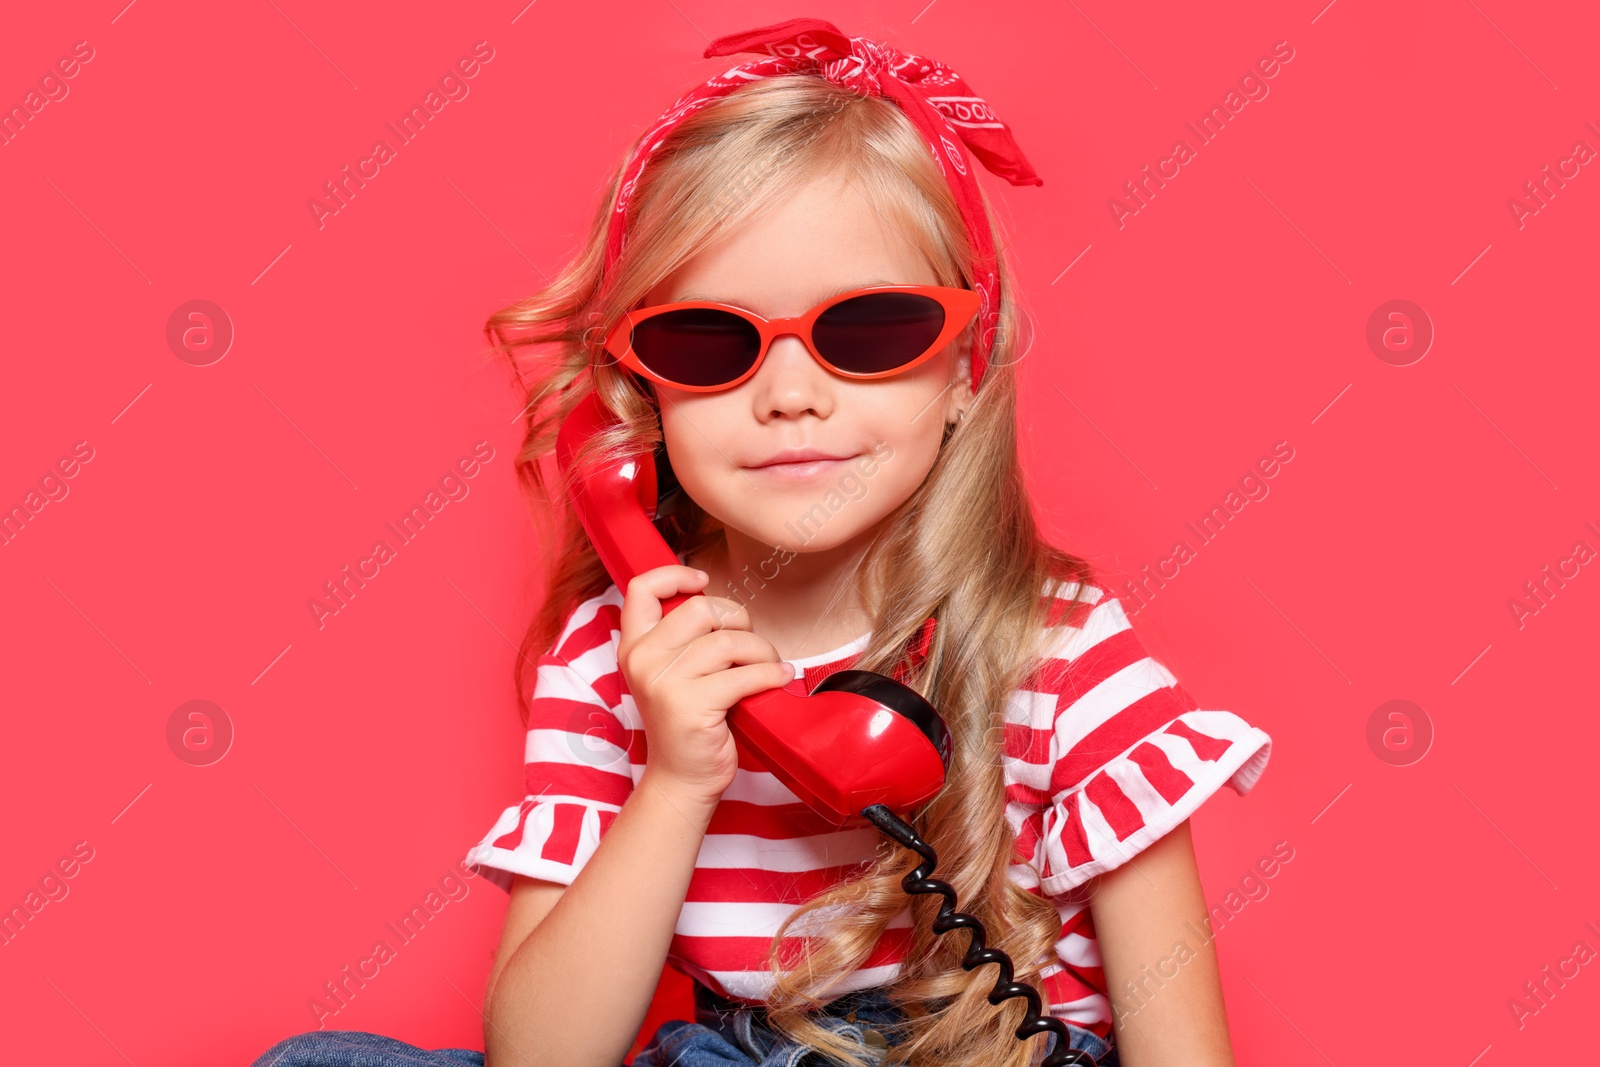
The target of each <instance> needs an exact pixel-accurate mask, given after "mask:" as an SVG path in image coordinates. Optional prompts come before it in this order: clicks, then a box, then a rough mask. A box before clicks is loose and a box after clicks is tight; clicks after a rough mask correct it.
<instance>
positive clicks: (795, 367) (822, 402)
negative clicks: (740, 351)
mask: <svg viewBox="0 0 1600 1067" xmlns="http://www.w3.org/2000/svg"><path fill="white" fill-rule="evenodd" d="M832 377H833V375H831V374H830V373H829V372H828V369H827V368H826V367H824V366H823V365H822V364H820V363H818V362H817V361H816V359H815V358H814V357H813V356H812V355H811V350H810V349H808V348H807V347H806V344H805V342H804V341H802V340H801V339H800V335H799V334H797V333H783V334H779V335H778V336H776V337H774V338H773V339H772V344H771V346H770V347H769V348H768V349H767V355H766V358H765V359H763V360H762V361H761V367H760V369H759V370H757V371H756V373H755V376H754V377H753V378H751V379H750V384H751V385H753V386H754V387H755V390H754V393H753V396H752V401H753V403H754V404H755V409H756V411H755V413H756V417H757V418H759V419H762V420H763V421H765V420H767V419H774V418H782V417H788V418H793V417H796V416H798V415H802V414H804V413H806V412H808V411H809V412H810V413H812V414H813V415H816V416H818V417H820V418H826V417H827V416H828V414H829V413H831V412H832V410H833V399H832V395H833V388H834V383H833V382H832V381H831V379H832Z"/></svg>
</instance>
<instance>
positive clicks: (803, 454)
mask: <svg viewBox="0 0 1600 1067" xmlns="http://www.w3.org/2000/svg"><path fill="white" fill-rule="evenodd" d="M849 458H851V457H850V456H847V455H845V456H841V455H836V454H834V453H832V452H823V451H821V450H819V449H815V448H789V449H785V450H784V451H782V452H779V453H777V454H775V455H773V456H770V457H768V458H767V459H764V460H761V461H760V462H758V463H752V464H750V468H751V469H752V470H759V469H760V468H762V467H772V466H780V465H790V464H802V463H825V462H830V461H838V460H842V459H849Z"/></svg>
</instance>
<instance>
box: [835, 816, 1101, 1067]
mask: <svg viewBox="0 0 1600 1067" xmlns="http://www.w3.org/2000/svg"><path fill="white" fill-rule="evenodd" d="M861 814H862V815H863V816H864V817H865V818H867V819H868V820H870V821H871V822H872V824H873V825H875V826H876V827H877V828H878V829H879V830H882V831H883V832H884V834H885V835H886V836H888V837H890V838H892V839H893V840H895V841H896V842H898V843H899V844H901V845H903V846H904V847H906V848H909V849H911V850H912V851H913V852H915V853H917V854H918V855H919V856H921V857H922V860H923V862H922V863H921V864H920V865H919V866H918V867H917V869H916V870H914V871H912V872H911V873H910V874H908V875H906V876H905V878H904V879H902V880H901V882H900V885H901V888H903V889H904V890H905V891H906V892H907V893H917V894H926V893H938V894H939V895H940V896H942V897H943V898H944V901H943V903H941V904H940V905H939V917H938V918H936V919H935V920H934V921H933V932H934V933H936V934H945V933H948V932H950V931H951V930H970V931H971V932H972V941H971V947H970V948H968V950H967V954H966V956H964V957H963V958H962V960H961V967H962V969H963V970H968V971H970V970H972V969H973V968H975V967H982V966H983V965H984V964H986V963H997V964H999V965H1000V977H999V980H998V981H996V982H995V984H994V989H993V990H991V991H990V993H989V1003H990V1004H994V1005H999V1004H1002V1003H1004V1002H1005V1001H1007V1000H1010V999H1011V998H1012V997H1024V998H1026V999H1027V1001H1028V1013H1027V1015H1026V1016H1024V1017H1023V1020H1022V1023H1021V1025H1020V1026H1018V1027H1017V1040H1018V1041H1022V1040H1025V1039H1027V1038H1030V1037H1033V1036H1034V1035H1035V1034H1039V1033H1043V1032H1044V1031H1046V1030H1048V1031H1049V1032H1050V1033H1052V1034H1055V1035H1056V1043H1055V1048H1054V1050H1053V1051H1052V1052H1051V1053H1050V1055H1049V1056H1047V1057H1046V1058H1045V1060H1044V1062H1043V1063H1041V1064H1040V1065H1039V1067H1068V1065H1073V1067H1095V1059H1094V1057H1093V1056H1091V1055H1089V1054H1088V1053H1087V1052H1084V1051H1082V1050H1081V1049H1075V1048H1071V1047H1070V1044H1071V1040H1072V1038H1071V1035H1070V1034H1069V1033H1068V1032H1067V1025H1066V1023H1063V1022H1062V1021H1061V1020H1060V1019H1057V1018H1055V1017H1054V1016H1050V1015H1046V1016H1041V1015H1040V1014H1039V991H1038V990H1036V989H1034V988H1033V986H1031V985H1028V984H1027V983H1025V982H1013V981H1012V980H1011V976H1012V963H1011V957H1010V956H1007V955H1006V954H1005V953H1004V952H1001V951H1000V950H999V949H997V948H988V947H987V945H986V942H987V941H988V934H987V933H986V932H985V931H984V929H983V923H981V922H979V921H978V918H977V916H975V915H968V914H966V913H965V912H960V911H956V892H955V890H954V889H952V888H950V883H948V882H943V881H940V880H939V879H937V878H933V877H930V876H931V875H932V874H933V870H934V868H935V867H937V866H938V865H939V856H938V854H937V853H935V852H934V851H933V846H931V845H929V844H928V843H927V842H926V841H924V840H922V838H921V837H919V836H918V835H917V832H916V831H915V830H913V829H912V828H911V827H910V825H908V824H907V823H905V822H904V821H902V820H901V819H900V818H899V817H897V816H896V815H895V814H894V812H892V811H890V810H889V809H888V808H886V807H884V806H883V805H882V804H873V805H872V806H871V807H868V808H864V809H862V812H861Z"/></svg>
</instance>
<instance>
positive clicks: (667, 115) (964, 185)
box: [605, 18, 1044, 392]
mask: <svg viewBox="0 0 1600 1067" xmlns="http://www.w3.org/2000/svg"><path fill="white" fill-rule="evenodd" d="M736 52H767V53H769V54H770V55H769V58H766V59H761V60H757V61H755V62H751V63H746V64H744V65H743V66H736V67H730V68H729V69H728V70H726V71H724V72H723V73H721V74H719V75H717V76H716V77H714V78H712V79H711V80H710V81H708V82H706V83H705V84H704V85H702V86H700V87H698V88H696V89H693V90H691V91H689V92H688V93H686V94H684V96H682V97H681V98H679V100H678V102H677V103H675V104H673V105H672V107H670V108H668V109H667V110H666V111H665V112H664V113H663V114H662V115H661V118H659V119H658V120H657V121H656V124H655V125H654V126H653V127H651V129H650V130H649V132H648V133H646V134H645V136H644V138H643V139H642V140H641V141H640V143H639V150H638V152H637V153H635V155H634V156H633V158H632V159H630V160H629V161H628V165H627V167H626V168H625V169H624V170H623V174H622V184H621V185H620V187H619V188H618V191H617V202H616V206H615V207H614V208H613V210H612V216H611V226H610V229H609V231H608V233H607V235H606V259H605V272H606V274H607V275H608V276H609V275H610V273H611V271H612V269H613V267H614V265H615V264H616V261H617V258H618V257H619V256H620V255H621V254H622V245H623V239H624V237H625V234H624V232H623V229H624V226H623V223H624V221H625V220H626V217H627V209H628V202H629V200H630V199H631V198H632V196H633V191H634V187H635V186H637V185H638V183H639V175H640V172H641V171H642V170H643V169H644V165H645V163H646V162H647V161H648V160H649V158H650V156H651V155H652V154H653V153H654V152H655V150H656V149H657V148H659V147H660V146H661V142H662V141H664V140H665V139H666V137H667V134H668V133H670V132H671V130H672V128H673V127H674V126H676V125H677V124H678V123H679V122H682V121H683V120H684V119H685V118H687V117H688V116H690V115H692V114H694V113H695V112H696V111H698V110H700V109H701V108H702V107H705V106H706V105H707V104H710V103H711V102H713V101H714V100H716V99H718V98H720V97H722V96H725V95H727V94H728V93H730V92H732V91H733V90H735V89H737V88H739V87H740V86H743V85H749V84H750V83H751V82H754V81H756V80H758V79H761V78H770V77H774V76H776V75H781V74H815V75H817V76H818V77H821V78H824V79H826V80H827V81H830V82H832V83H833V84H835V85H839V86H843V87H844V88H847V89H851V90H854V91H855V92H857V93H860V94H861V95H863V96H887V97H888V98H889V99H890V100H892V101H894V102H895V103H896V104H898V105H899V106H900V108H901V110H903V111H904V112H905V113H906V114H907V115H908V116H909V117H910V118H911V121H912V123H914V124H915V125H916V127H917V129H918V130H919V131H921V133H922V135H923V137H924V138H925V139H926V140H927V142H928V148H929V150H930V151H931V152H932V154H933V159H934V162H935V163H937V164H938V165H939V170H940V171H941V172H942V173H943V174H944V176H945V180H946V181H948V182H949V183H950V188H951V190H952V192H954V194H955V198H956V203H957V205H959V206H960V208H961V217H962V219H963V220H964V221H965V222H966V226H967V233H968V234H969V235H970V238H971V241H972V247H973V251H974V253H975V259H976V267H975V271H974V273H975V274H976V277H975V279H974V282H973V288H975V289H976V290H977V291H978V295H979V297H980V304H979V309H978V322H979V331H978V340H977V344H976V345H975V346H974V349H973V352H972V389H973V392H977V389H978V383H979V381H981V380H982V378H983V372H984V369H985V368H986V367H987V366H988V363H989V353H990V351H991V350H992V348H993V346H994V335H995V332H996V330H997V328H998V325H999V322H1000V284H999V278H998V277H997V275H996V273H995V252H994V241H993V239H992V237H991V235H990V231H989V224H988V220H987V219H986V218H985V216H984V213H983V201H982V200H981V199H979V196H978V181H977V175H976V173H975V170H976V168H975V167H973V166H972V164H971V162H970V161H969V158H968V156H967V152H966V151H965V150H963V144H964V145H965V148H966V149H970V150H971V152H972V153H973V155H976V156H977V158H978V160H979V161H980V162H982V163H983V165H984V166H985V167H987V168H988V169H989V170H990V171H991V172H993V173H995V174H998V175H1000V176H1001V177H1003V178H1005V179H1006V180H1007V181H1009V182H1011V184H1012V185H1043V184H1044V181H1043V180H1042V179H1041V178H1040V177H1039V176H1038V175H1037V174H1035V173H1034V172H1033V167H1032V165H1030V164H1029V163H1028V161H1027V159H1026V158H1024V156H1023V154H1022V150H1021V149H1020V148H1018V147H1017V143H1016V141H1014V140H1013V139H1012V137H1011V131H1010V130H1009V129H1008V128H1007V127H1006V124H1005V123H1003V122H1001V121H1000V120H999V119H998V118H997V117H996V116H995V114H994V112H993V111H992V110H991V109H990V107H989V105H988V104H986V103H984V101H983V98H982V97H979V96H977V95H975V94H974V93H973V92H972V89H971V88H970V87H969V86H968V85H967V83H966V82H964V81H962V80H961V78H960V77H958V76H957V75H956V73H955V71H953V70H951V69H950V68H949V67H947V66H945V65H944V64H943V63H940V62H939V61H938V60H935V59H928V58H926V57H924V56H916V55H912V54H910V53H909V52H901V51H899V50H898V49H895V48H893V47H891V46H889V45H887V44H884V43H882V42H880V41H871V40H868V39H867V38H865V37H846V36H845V35H844V34H842V33H840V32H839V30H838V29H837V28H836V27H835V26H834V25H833V24H832V23H830V22H825V21H823V20H822V19H810V18H802V19H790V20H789V21H787V22H780V23H777V24H775V25H772V26H764V27H762V28H760V29H755V30H747V31H745V32H744V33H733V34H728V35H727V36H724V37H719V38H717V39H716V40H715V41H712V42H711V44H710V45H709V46H707V48H706V50H705V55H706V57H707V58H710V57H712V56H726V55H732V54H734V53H736Z"/></svg>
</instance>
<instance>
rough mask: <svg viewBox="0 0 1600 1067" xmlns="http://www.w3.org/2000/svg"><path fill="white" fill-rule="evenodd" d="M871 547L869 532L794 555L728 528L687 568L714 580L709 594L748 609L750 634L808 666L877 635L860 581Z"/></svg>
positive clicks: (785, 656) (791, 552)
mask: <svg viewBox="0 0 1600 1067" xmlns="http://www.w3.org/2000/svg"><path fill="white" fill-rule="evenodd" d="M870 541H871V534H870V532H868V533H867V534H866V535H864V536H860V537H857V538H855V539H853V540H852V541H849V542H846V543H845V544H842V545H839V546H837V547H836V548H830V549H821V550H818V551H814V552H794V551H792V550H786V549H782V548H775V547H773V546H771V545H767V544H763V543H761V542H760V541H758V540H756V539H754V538H751V537H748V536H746V535H745V534H743V533H740V532H739V531H738V530H734V529H732V528H728V527H724V530H723V536H722V537H721V538H719V539H717V540H716V541H714V542H712V543H711V544H710V545H708V546H707V547H706V549H705V550H704V551H703V552H701V553H700V554H699V555H698V556H694V557H692V558H690V559H689V561H688V562H689V565H690V566H691V567H698V568H700V569H701V570H703V571H705V572H706V573H707V574H709V575H711V580H710V581H709V582H708V583H706V589H705V592H706V595H708V596H719V597H724V598H726V599H728V600H733V601H736V602H738V603H740V604H743V605H744V608H745V610H746V611H747V612H748V613H749V615H750V626H751V629H752V630H754V631H755V632H756V633H758V634H760V635H761V636H762V637H765V638H766V639H767V640H768V641H771V642H772V645H773V647H774V648H776V649H777V650H778V655H779V656H781V657H783V658H784V659H803V658H805V657H807V656H814V655H817V654H818V653H821V652H827V651H828V650H829V649H834V648H838V647H839V646H840V645H842V644H845V643H846V642H848V641H850V640H852V639H854V638H857V637H860V636H861V635H862V634H864V633H866V632H867V631H868V630H870V629H871V628H872V619H871V616H870V614H869V613H868V611H867V608H866V603H865V601H864V599H863V597H862V595H861V589H860V583H859V581H858V578H859V568H860V565H861V561H862V559H863V558H864V557H865V553H866V548H867V545H868V544H869V543H870Z"/></svg>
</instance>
